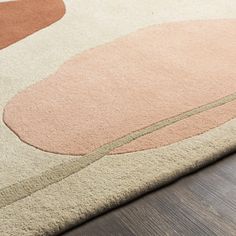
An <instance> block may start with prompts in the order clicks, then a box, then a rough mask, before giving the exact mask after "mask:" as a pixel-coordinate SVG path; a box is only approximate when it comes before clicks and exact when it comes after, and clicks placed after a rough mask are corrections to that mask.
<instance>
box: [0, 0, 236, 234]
mask: <svg viewBox="0 0 236 236" xmlns="http://www.w3.org/2000/svg"><path fill="white" fill-rule="evenodd" d="M235 63H236V2H235V1H233V0H214V1H213V0H198V1H196V0H174V1H173V0H167V1H162V0H148V1H141V0H128V1H127V0H118V1H109V0H93V1H92V0H64V1H62V0H50V1H49V0H20V1H3V0H1V1H0V115H1V119H0V153H1V155H0V161H1V165H0V232H1V235H2V236H9V235H13V236H14V235H21V236H30V235H57V234H60V233H62V232H64V231H66V230H68V229H70V228H71V227H74V226H77V225H79V224H81V223H83V222H85V221H87V220H89V219H91V218H93V217H95V216H97V215H99V214H102V213H104V212H106V211H108V210H111V209H112V208H114V207H117V206H119V205H122V204H124V203H126V202H128V201H130V200H132V199H134V198H137V197H139V196H141V195H142V194H145V193H147V192H149V191H151V190H154V189H157V188H159V187H161V186H163V185H165V184H168V183H170V182H172V181H174V180H176V179H177V178H179V177H181V176H184V175H186V174H188V173H191V172H193V171H195V170H197V169H199V168H202V167H203V166H206V165H208V164H210V163H212V162H214V161H216V160H218V159H220V158H223V157H225V156H227V155H228V154H230V153H233V152H235V151H236V67H235Z"/></svg>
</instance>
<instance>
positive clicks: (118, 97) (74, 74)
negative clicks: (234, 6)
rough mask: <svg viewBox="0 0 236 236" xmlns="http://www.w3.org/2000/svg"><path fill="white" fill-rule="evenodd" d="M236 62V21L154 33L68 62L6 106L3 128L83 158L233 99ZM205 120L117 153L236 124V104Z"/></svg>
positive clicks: (188, 25)
mask: <svg viewBox="0 0 236 236" xmlns="http://www.w3.org/2000/svg"><path fill="white" fill-rule="evenodd" d="M235 62H236V20H209V21H191V22H181V23H170V24H163V25H158V26H152V27H148V28H146V29H143V30H139V31H137V32H135V33H132V34H129V35H128V36H126V37H123V38H120V39H117V40H115V41H113V42H111V43H109V44H106V45H103V46H99V47H97V48H94V49H91V50H88V51H86V52H84V53H82V54H80V55H77V56H76V57H74V58H73V59H71V60H69V61H68V62H66V63H65V64H64V65H63V66H62V67H60V68H59V70H58V71H57V72H56V73H55V74H54V75H52V76H50V77H49V78H47V79H45V80H42V81H40V82H38V83H36V84H35V85H33V86H31V87H29V88H27V89H25V90H24V91H23V92H21V93H19V94H17V95H16V96H15V97H14V98H13V99H12V100H11V101H10V102H9V103H8V104H7V106H6V107H5V112H4V121H5V123H6V124H7V125H8V127H10V129H12V130H13V131H14V132H15V133H16V134H17V135H18V136H19V137H20V139H21V140H23V141H25V142H27V143H29V144H31V145H33V146H35V147H37V148H40V149H43V150H45V151H49V152H56V153H63V154H84V153H87V152H90V151H91V150H93V149H95V148H97V147H99V146H101V145H103V144H105V143H109V142H111V141H112V140H114V139H117V138H119V137H121V136H123V135H126V134H128V133H131V132H133V131H135V130H137V129H140V128H143V127H145V126H148V125H150V124H152V123H154V122H157V121H160V120H163V119H166V118H168V117H171V116H174V115H176V114H179V113H182V112H184V111H187V110H190V109H193V108H196V107H198V106H200V105H203V104H207V103H210V102H212V101H214V100H217V99H219V98H222V97H224V96H226V95H228V94H231V93H234V92H235V91H236V67H235ZM221 111H224V113H222V114H221ZM206 114H207V115H205V114H201V115H199V116H196V117H191V118H189V119H188V120H184V121H181V122H179V124H176V125H174V126H172V127H170V128H165V130H166V131H164V129H163V130H162V131H161V134H162V135H158V132H160V131H157V132H155V133H153V134H152V135H151V136H149V135H147V136H144V137H142V138H141V139H140V141H139V140H136V141H135V142H133V143H130V144H128V145H125V146H123V147H121V148H119V149H117V150H115V151H114V152H113V153H120V152H131V151H137V150H143V149H147V148H155V147H156V146H162V145H166V144H169V143H171V142H175V141H178V140H181V139H184V138H186V137H189V136H193V135H196V134H198V133H201V132H204V131H207V130H208V129H210V128H213V127H215V126H218V125H220V124H222V123H224V122H226V121H227V120H229V119H231V118H232V117H235V115H236V111H235V103H233V102H232V103H229V104H227V105H225V106H224V107H223V106H221V107H219V108H216V109H213V110H212V111H208V112H207V113H206ZM195 122H199V124H198V125H194V124H195ZM170 129H171V130H170ZM165 132H166V133H165ZM150 137H151V142H150ZM146 140H147V141H146Z"/></svg>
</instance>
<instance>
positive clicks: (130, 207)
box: [63, 154, 236, 236]
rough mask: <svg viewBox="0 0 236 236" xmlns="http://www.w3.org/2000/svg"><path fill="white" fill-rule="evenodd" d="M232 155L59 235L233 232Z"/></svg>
mask: <svg viewBox="0 0 236 236" xmlns="http://www.w3.org/2000/svg"><path fill="white" fill-rule="evenodd" d="M235 170H236V154H233V155H231V156H229V157H227V158H224V159H223V160H221V161H219V162H217V163H215V164H214V165H211V166H209V167H207V168H205V169H202V170H200V171H198V172H196V173H194V174H192V175H189V176H186V177H184V178H182V179H180V180H178V181H176V182H175V183H173V184H171V185H169V186H166V187H164V188H162V189H159V190H157V191H155V192H152V193H150V194H148V195H146V196H143V197H141V198H139V199H138V200H136V201H133V202H131V203H129V204H127V205H125V206H122V207H120V208H117V209H115V210H113V211H111V212H109V213H107V214H104V215H102V216H100V217H97V218H95V219H93V220H91V221H89V222H87V223H85V224H83V225H81V226H79V227H77V228H74V229H72V230H71V231H69V232H66V233H64V234H63V236H77V235H85V236H93V235H94V236H95V235H96V236H100V235H101V236H110V235H117V236H118V235H122V236H124V235H125V236H126V235H127V236H134V235H135V236H136V235H137V236H149V235H150V236H153V235H171V236H172V235H188V236H189V235H225V236H230V235H232V236H233V235H236V171H235Z"/></svg>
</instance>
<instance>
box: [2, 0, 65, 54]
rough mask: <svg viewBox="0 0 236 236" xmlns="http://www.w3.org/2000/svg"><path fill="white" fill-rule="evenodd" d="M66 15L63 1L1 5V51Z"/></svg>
mask: <svg viewBox="0 0 236 236" xmlns="http://www.w3.org/2000/svg"><path fill="white" fill-rule="evenodd" d="M64 14H65V5H64V2H63V1H62V0H19V1H12V2H2V3H0V49H2V48H5V47H7V46H9V45H11V44H13V43H15V42H17V41H19V40H20V39H22V38H25V37H26V36H28V35H30V34H32V33H34V32H35V31H38V30H40V29H43V28H45V27H47V26H48V25H50V24H52V23H54V22H55V21H57V20H59V19H60V18H61V17H62V16H63V15H64Z"/></svg>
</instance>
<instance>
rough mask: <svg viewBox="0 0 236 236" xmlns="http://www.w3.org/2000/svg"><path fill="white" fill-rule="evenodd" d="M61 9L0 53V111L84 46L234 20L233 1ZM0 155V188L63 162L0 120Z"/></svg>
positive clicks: (96, 0)
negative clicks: (186, 23) (177, 25)
mask: <svg viewBox="0 0 236 236" xmlns="http://www.w3.org/2000/svg"><path fill="white" fill-rule="evenodd" d="M65 5H66V14H65V16H64V17H63V18H62V19H61V20H60V21H58V22H55V23H54V24H53V25H51V26H50V27H48V28H45V29H43V30H41V31H39V32H37V33H35V34H33V35H31V36H29V37H27V38H25V39H23V40H21V41H19V42H18V43H17V44H13V45H11V46H10V47H7V48H5V49H3V50H1V52H0V113H2V109H3V107H4V106H5V105H6V103H7V102H8V101H9V100H10V99H11V98H12V97H13V96H14V95H15V94H17V93H18V92H19V91H21V90H23V89H25V88H26V87H27V86H29V85H31V84H34V83H36V82H37V81H39V80H41V79H43V78H45V77H47V76H48V75H49V74H52V73H54V72H55V70H56V69H57V68H58V67H59V66H60V65H61V64H62V63H64V62H65V61H66V60H68V58H70V57H72V56H74V55H75V54H77V53H80V52H82V51H83V50H86V49H88V48H90V47H95V46H97V45H99V44H102V43H105V42H109V41H111V40H113V39H115V38H117V37H120V36H121V35H125V34H127V33H130V32H132V31H135V30H136V29H138V28H142V27H146V26H148V25H152V24H159V23H163V22H170V21H180V20H189V19H209V18H213V19H214V18H235V17H236V2H235V1H234V0H179V1H173V0H166V1H162V0H148V1H143V0H129V1H126V0H117V1H110V0H66V1H65ZM78 19H80V20H78ZM55 36H56V40H55ZM0 153H1V156H0V161H1V165H0V187H4V186H7V185H10V184H13V183H14V182H16V181H19V180H22V179H25V178H28V177H31V176H34V175H35V174H39V173H41V172H42V171H44V170H47V169H48V168H49V167H51V166H53V165H57V164H59V163H61V162H62V161H63V160H64V159H65V157H61V156H59V155H53V154H49V153H44V152H42V151H39V150H36V149H35V148H33V147H31V146H29V145H27V144H24V143H23V142H21V141H20V140H19V139H18V138H17V137H16V136H15V135H14V134H13V133H12V132H11V131H10V130H9V129H8V128H7V127H6V126H5V125H4V124H3V122H2V120H1V119H0ZM52 156H54V158H51V157H52ZM55 157H56V158H55ZM66 159H67V160H68V157H66Z"/></svg>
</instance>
